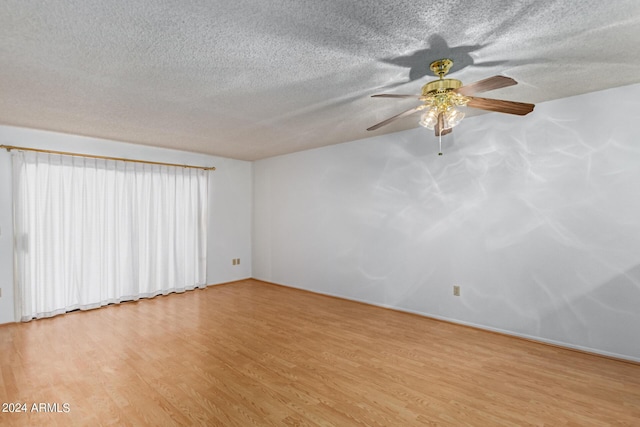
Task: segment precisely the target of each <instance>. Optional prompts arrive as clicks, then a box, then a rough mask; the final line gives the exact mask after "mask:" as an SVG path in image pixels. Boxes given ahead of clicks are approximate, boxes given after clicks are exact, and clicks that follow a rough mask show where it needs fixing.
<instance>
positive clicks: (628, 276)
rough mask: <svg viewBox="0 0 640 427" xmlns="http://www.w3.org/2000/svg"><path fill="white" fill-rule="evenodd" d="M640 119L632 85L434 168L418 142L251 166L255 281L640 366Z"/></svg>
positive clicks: (451, 141) (484, 124)
mask: <svg viewBox="0 0 640 427" xmlns="http://www.w3.org/2000/svg"><path fill="white" fill-rule="evenodd" d="M389 102H392V101H389ZM639 116H640V85H635V86H629V87H621V88H617V89H612V90H607V91H603V92H598V93H592V94H587V95H582V96H577V97H573V98H568V99H562V100H556V101H551V102H547V103H544V104H540V105H538V106H537V107H536V109H535V111H534V112H533V113H532V114H531V115H529V116H526V117H515V116H509V115H502V114H497V113H492V114H487V115H483V116H480V117H469V118H467V119H465V120H464V121H463V122H462V123H461V124H460V125H459V126H458V127H457V128H456V129H455V132H454V134H453V135H452V136H449V137H445V138H443V144H444V147H443V148H444V152H445V154H444V156H442V157H439V156H437V142H436V139H435V137H434V136H432V134H431V133H430V132H428V131H426V130H424V129H414V130H410V131H406V132H400V133H396V134H391V135H383V136H379V137H374V138H369V139H365V140H360V141H355V142H351V143H348V144H341V145H335V146H330V147H325V148H321V149H315V150H310V151H305V152H299V153H294V154H290V155H285V156H279V157H274V158H270V159H266V160H261V161H258V162H255V163H254V187H253V191H254V217H253V227H254V228H253V259H254V264H253V276H254V277H255V278H259V279H263V280H267V281H271V282H275V283H280V284H284V285H289V286H293V287H299V288H304V289H308V290H312V291H315V292H320V293H326V294H331V295H337V296H341V297H346V298H350V299H354V300H360V301H366V302H369V303H373V304H378V305H382V306H388V307H394V308H397V309H401V310H406V311H411V312H416V313H422V314H426V315H429V316H433V317H437V318H443V319H449V320H453V321H456V322H460V323H466V324H472V325H476V326H480V327H484V328H488V329H494V330H501V331H506V332H508V333H512V334H516V335H520V336H527V337H532V338H536V339H540V340H543V341H547V342H554V343H559V344H563V345H566V346H570V347H575V348H582V349H586V350H590V351H595V352H599V353H602V354H609V355H614V356H618V357H624V358H628V359H632V360H636V361H640V333H639V332H638V331H640V137H639V135H640V127H639V125H638V119H637V117H639ZM454 284H458V285H460V286H461V292H462V295H461V296H460V297H454V296H453V294H452V285H454ZM363 321H366V319H363Z"/></svg>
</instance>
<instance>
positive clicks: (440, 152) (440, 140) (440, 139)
mask: <svg viewBox="0 0 640 427" xmlns="http://www.w3.org/2000/svg"><path fill="white" fill-rule="evenodd" d="M438 141H439V143H440V151H438V156H442V131H440V132H439V139H438Z"/></svg>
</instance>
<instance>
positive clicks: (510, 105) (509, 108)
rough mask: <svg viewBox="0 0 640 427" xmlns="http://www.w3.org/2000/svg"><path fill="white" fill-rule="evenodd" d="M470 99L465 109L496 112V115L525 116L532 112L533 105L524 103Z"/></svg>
mask: <svg viewBox="0 0 640 427" xmlns="http://www.w3.org/2000/svg"><path fill="white" fill-rule="evenodd" d="M470 98H471V99H470V100H469V102H468V103H467V107H471V108H479V109H481V110H488V111H496V112H498V113H507V114H517V115H518V116H525V115H527V114H529V113H530V112H532V111H533V107H535V105H534V104H527V103H525V102H515V101H505V100H502V99H489V98H476V97H470Z"/></svg>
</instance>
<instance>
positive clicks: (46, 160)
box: [12, 151, 208, 321]
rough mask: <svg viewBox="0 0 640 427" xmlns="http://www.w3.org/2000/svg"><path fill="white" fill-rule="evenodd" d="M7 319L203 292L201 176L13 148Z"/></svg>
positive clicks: (204, 214)
mask: <svg viewBox="0 0 640 427" xmlns="http://www.w3.org/2000/svg"><path fill="white" fill-rule="evenodd" d="M12 161H13V183H14V184H13V185H14V187H13V191H14V194H13V200H14V227H15V230H14V231H15V238H16V240H15V278H16V285H17V286H16V311H17V313H16V317H17V320H21V321H27V320H31V319H34V318H41V317H49V316H54V315H56V314H59V313H64V312H67V311H71V310H75V309H91V308H95V307H99V306H102V305H106V304H110V303H117V302H121V301H127V300H137V299H139V298H142V297H151V296H155V295H159V294H167V293H170V292H182V291H185V290H188V289H194V288H196V287H204V286H205V282H206V259H207V254H206V247H207V242H206V239H207V237H206V236H207V230H206V228H207V194H208V191H207V184H208V172H207V171H205V170H202V169H194V168H181V167H172V166H160V165H149V164H143V163H134V162H124V161H115V160H103V159H90V158H84V157H73V156H65V155H56V154H46V153H38V152H30V151H13V152H12Z"/></svg>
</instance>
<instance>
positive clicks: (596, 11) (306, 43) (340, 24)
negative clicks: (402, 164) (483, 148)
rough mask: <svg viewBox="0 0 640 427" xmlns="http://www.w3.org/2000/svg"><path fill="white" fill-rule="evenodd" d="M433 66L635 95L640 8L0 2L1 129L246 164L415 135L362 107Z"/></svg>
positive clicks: (378, 102)
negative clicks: (623, 89) (446, 62)
mask: <svg viewBox="0 0 640 427" xmlns="http://www.w3.org/2000/svg"><path fill="white" fill-rule="evenodd" d="M443 57H448V58H452V59H453V60H454V61H455V64H454V66H453V69H452V71H451V77H453V78H458V79H460V80H462V81H463V83H471V82H473V81H476V80H480V79H482V78H485V77H489V76H493V75H496V74H503V75H506V76H510V77H513V78H515V79H516V80H517V81H518V82H519V84H518V85H517V86H513V87H510V88H505V89H501V90H498V91H494V92H488V93H486V94H483V95H482V96H485V97H495V98H503V99H510V100H514V101H524V102H533V103H537V102H542V101H548V100H551V99H556V98H562V97H567V96H572V95H577V94H581V93H585V92H591V91H596V90H600V89H605V88H610V87H616V86H622V85H627V84H632V83H639V82H640V1H638V0H613V1H608V2H607V1H586V0H581V1H573V0H544V1H541V0H536V1H509V0H505V1H498V0H485V1H463V0H444V1H416V0H410V1H408V0H382V1H380V0H360V1H357V0H351V1H348V0H327V1H317V0H290V1H286V0H262V1H258V0H255V1H249V0H234V1H205V0H202V1H195V0H189V1H187V0H180V1H178V0H176V1H170V0H163V1H158V0H127V1H115V0H114V1H105V0H65V1H36V0H3V2H2V8H1V10H0V124H6V125H14V126H24V127H32V128H37V129H45V130H54V131H61V132H68V133H73V134H79V135H89V136H95V137H101V138H108V139H115V140H121V141H128V142H134V143H140V144H147V145H154V146H159V147H169V148H176V149H180V150H187V151H195V152H201V153H207V154H212V155H218V156H223V157H230V158H236V159H244V160H255V159H261V158H265V157H270V156H274V155H278V154H283V153H289V152H294V151H299V150H305V149H309V148H314V147H320V146H324V145H330V144H337V143H341V142H346V141H350V140H355V139H360V138H365V137H368V136H373V135H379V134H382V133H388V132H394V131H398V130H403V129H409V128H412V127H416V126H417V121H418V117H417V116H412V117H410V118H406V119H402V120H400V121H398V122H396V123H394V124H393V125H389V126H387V127H383V128H381V129H380V130H378V131H375V132H367V131H365V129H366V128H367V127H369V126H371V125H373V124H375V123H377V122H379V121H381V120H383V119H385V118H387V117H389V116H392V115H394V114H396V113H398V112H401V111H403V110H406V109H408V108H411V107H412V106H415V105H416V101H415V100H395V99H374V98H370V97H369V95H372V94H375V93H380V92H387V93H418V92H419V90H420V87H421V86H422V85H423V84H424V83H425V82H427V81H429V80H431V79H432V76H431V72H430V71H429V63H430V62H431V61H433V60H436V59H440V58H443ZM533 114H535V111H534V112H533ZM513 119H514V120H518V119H519V118H518V117H515V116H514V118H513ZM463 125H464V122H463V124H461V126H463ZM425 132H427V131H426V130H425ZM427 133H429V134H431V132H427ZM16 143H18V141H17V142H16Z"/></svg>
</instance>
